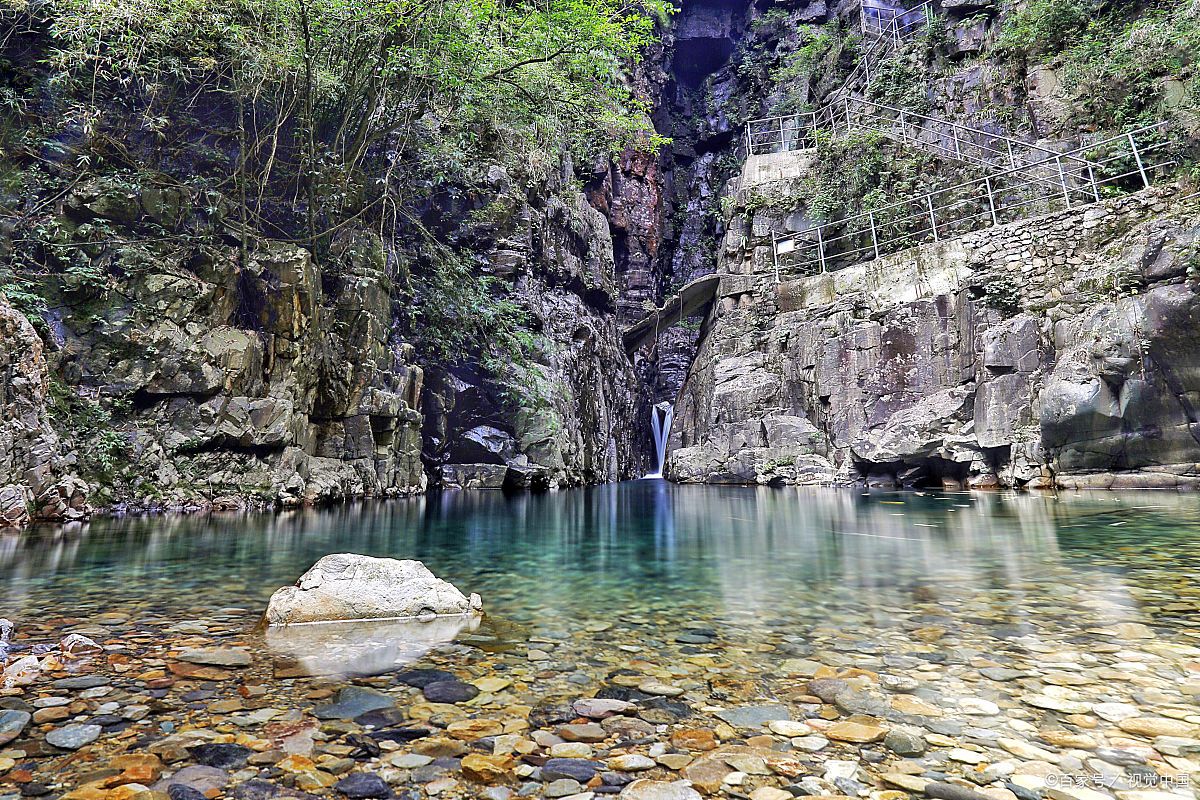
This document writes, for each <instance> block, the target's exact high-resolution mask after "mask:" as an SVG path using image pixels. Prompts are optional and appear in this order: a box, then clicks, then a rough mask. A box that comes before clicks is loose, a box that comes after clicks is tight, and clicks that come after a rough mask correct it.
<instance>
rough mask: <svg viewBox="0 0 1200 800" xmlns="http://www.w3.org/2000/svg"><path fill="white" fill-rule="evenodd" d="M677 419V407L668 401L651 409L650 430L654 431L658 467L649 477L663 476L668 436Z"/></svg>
mask: <svg viewBox="0 0 1200 800" xmlns="http://www.w3.org/2000/svg"><path fill="white" fill-rule="evenodd" d="M674 420H675V408H674V407H673V406H672V405H671V404H670V403H668V402H665V401H664V402H662V403H658V404H657V405H655V406H653V407H652V408H651V409H650V430H651V431H652V432H653V433H654V454H655V457H656V458H657V459H658V461H657V464H658V469H657V470H656V471H654V472H651V473H650V474H649V475H647V476H646V477H647V478H661V477H662V472H663V465H664V464H666V462H667V437H668V436H670V435H671V423H672V422H673V421H674Z"/></svg>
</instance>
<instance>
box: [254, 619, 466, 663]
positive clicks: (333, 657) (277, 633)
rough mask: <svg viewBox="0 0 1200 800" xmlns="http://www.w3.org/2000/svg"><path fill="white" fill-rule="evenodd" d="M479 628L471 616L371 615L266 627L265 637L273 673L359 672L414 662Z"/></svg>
mask: <svg viewBox="0 0 1200 800" xmlns="http://www.w3.org/2000/svg"><path fill="white" fill-rule="evenodd" d="M478 628H479V618H478V617H475V616H454V617H439V618H437V619H434V620H430V621H428V622H419V621H416V620H371V621H368V622H338V623H324V624H311V623H310V624H307V625H288V626H286V627H271V628H267V630H266V633H265V637H264V641H265V644H266V646H267V647H268V648H269V649H270V650H271V651H272V652H273V653H274V655H275V656H276V659H277V662H279V661H287V662H291V663H290V665H289V666H291V669H288V668H287V667H284V669H283V671H280V669H279V667H278V666H277V670H276V675H279V676H284V675H326V676H358V675H380V674H383V673H385V672H392V671H393V670H396V669H398V668H400V667H403V666H405V665H406V664H412V663H413V662H415V661H419V660H420V659H422V658H424V657H425V656H426V655H428V654H429V652H430V651H431V650H433V648H434V647H436V646H438V645H441V644H447V643H449V642H452V641H454V640H455V639H456V638H458V637H459V636H460V635H461V634H462V633H464V632H467V633H471V632H474V631H476V630H477V629H478Z"/></svg>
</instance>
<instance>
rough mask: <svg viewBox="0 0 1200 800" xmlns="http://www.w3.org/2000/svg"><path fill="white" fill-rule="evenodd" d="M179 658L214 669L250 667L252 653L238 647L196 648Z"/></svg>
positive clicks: (185, 652) (186, 651)
mask: <svg viewBox="0 0 1200 800" xmlns="http://www.w3.org/2000/svg"><path fill="white" fill-rule="evenodd" d="M177 658H178V659H179V660H180V661H187V662H189V663H192V664H206V665H208V666H212V667H248V666H250V653H249V652H247V651H246V650H243V649H241V648H238V647H194V648H190V649H188V650H184V651H183V652H182V653H180V654H179V655H178V656H177Z"/></svg>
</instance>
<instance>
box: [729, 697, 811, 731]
mask: <svg viewBox="0 0 1200 800" xmlns="http://www.w3.org/2000/svg"><path fill="white" fill-rule="evenodd" d="M717 716H718V717H720V718H721V719H723V720H725V721H726V722H728V723H729V724H730V725H732V726H733V727H735V728H761V727H762V726H764V725H766V724H767V723H768V722H772V721H775V720H789V719H791V718H792V714H791V712H790V711H788V709H787V707H786V706H782V705H779V704H776V703H769V704H764V705H758V706H742V707H741V708H730V709H724V710H722V711H718V712H717Z"/></svg>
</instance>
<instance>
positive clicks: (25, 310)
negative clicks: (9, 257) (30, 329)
mask: <svg viewBox="0 0 1200 800" xmlns="http://www.w3.org/2000/svg"><path fill="white" fill-rule="evenodd" d="M0 294H2V295H4V297H5V298H6V299H7V300H8V302H9V303H11V304H12V307H13V308H15V309H16V310H17V311H20V312H21V313H22V314H24V315H25V318H26V319H28V320H29V321H30V322H31V323H33V326H34V327H35V328H39V329H40V328H41V327H42V326H44V325H45V322H44V321H43V319H42V314H43V312H45V310H46V300H45V299H44V298H43V297H42V295H41V293H40V292H39V291H38V287H37V285H36V284H35V283H34V282H32V281H30V280H28V279H24V278H18V277H16V276H14V275H13V274H12V273H10V272H6V271H0Z"/></svg>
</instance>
